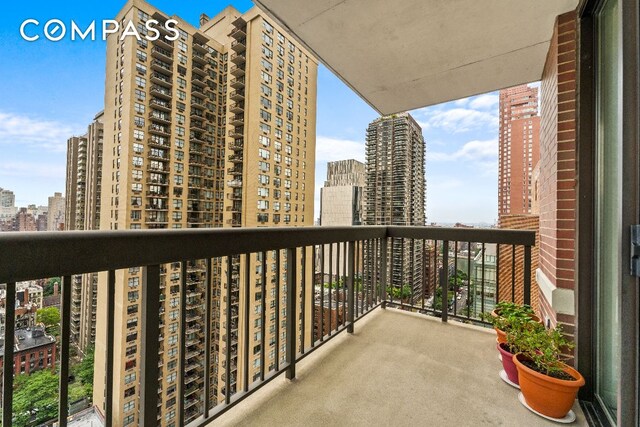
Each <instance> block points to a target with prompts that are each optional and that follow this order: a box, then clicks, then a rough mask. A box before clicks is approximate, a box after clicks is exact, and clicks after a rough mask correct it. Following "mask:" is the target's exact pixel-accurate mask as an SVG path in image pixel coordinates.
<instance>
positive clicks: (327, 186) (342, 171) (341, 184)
mask: <svg viewBox="0 0 640 427" xmlns="http://www.w3.org/2000/svg"><path fill="white" fill-rule="evenodd" d="M364 186H365V166H364V163H362V162H359V161H357V160H354V159H350V160H339V161H336V162H328V163H327V179H326V181H325V182H324V187H322V188H321V189H320V225H324V226H351V225H362V210H363V208H364V204H363V203H364V202H363V198H364ZM330 253H331V256H329V254H330ZM318 256H320V252H318ZM358 259H359V260H362V256H359V257H358ZM337 263H338V251H337V250H332V251H330V250H329V246H325V248H324V271H325V274H329V271H331V272H332V273H336V274H337V273H338V272H337V269H338V268H337ZM319 266H320V263H317V268H319ZM323 280H324V279H323ZM330 281H333V279H331V280H330Z"/></svg>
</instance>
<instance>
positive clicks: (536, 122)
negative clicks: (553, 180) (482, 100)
mask: <svg viewBox="0 0 640 427" xmlns="http://www.w3.org/2000/svg"><path fill="white" fill-rule="evenodd" d="M499 108H500V127H499V129H500V130H499V132H500V133H499V136H498V141H499V144H498V145H499V156H498V180H499V182H498V216H502V215H509V214H529V213H531V205H532V196H533V190H534V189H533V185H532V184H533V180H532V173H533V169H534V168H535V166H536V164H537V163H538V160H540V116H538V88H537V87H531V86H528V85H520V86H515V87H512V88H509V89H503V90H501V91H500V107H499Z"/></svg>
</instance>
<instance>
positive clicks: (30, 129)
mask: <svg viewBox="0 0 640 427" xmlns="http://www.w3.org/2000/svg"><path fill="white" fill-rule="evenodd" d="M79 131H80V130H79V129H75V128H74V127H73V126H71V125H68V124H64V123H60V122H57V121H52V120H41V119H34V118H31V117H28V116H24V115H19V114H14V113H5V112H2V111H0V145H1V144H12V145H20V146H23V147H25V146H32V147H37V148H41V149H45V150H47V151H57V152H62V151H65V150H66V142H67V139H68V138H69V137H70V136H72V135H77V134H78V133H79Z"/></svg>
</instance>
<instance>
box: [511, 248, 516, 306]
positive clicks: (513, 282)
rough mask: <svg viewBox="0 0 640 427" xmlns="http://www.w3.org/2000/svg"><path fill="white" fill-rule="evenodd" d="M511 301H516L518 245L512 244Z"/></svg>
mask: <svg viewBox="0 0 640 427" xmlns="http://www.w3.org/2000/svg"><path fill="white" fill-rule="evenodd" d="M511 301H513V302H516V245H511Z"/></svg>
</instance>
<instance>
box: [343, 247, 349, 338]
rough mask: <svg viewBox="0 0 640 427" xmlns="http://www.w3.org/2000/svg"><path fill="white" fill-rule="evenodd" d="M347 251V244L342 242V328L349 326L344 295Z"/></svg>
mask: <svg viewBox="0 0 640 427" xmlns="http://www.w3.org/2000/svg"><path fill="white" fill-rule="evenodd" d="M347 251H348V249H347V242H342V253H343V256H342V300H343V301H342V326H344V325H346V324H347V313H346V309H345V304H346V301H347V298H346V297H345V295H344V292H345V285H346V280H347V258H348V256H347Z"/></svg>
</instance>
